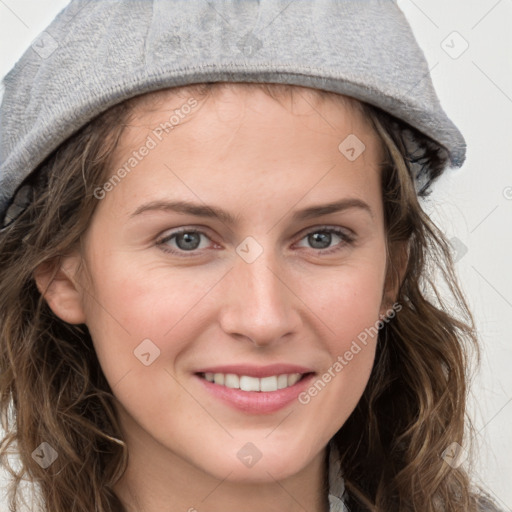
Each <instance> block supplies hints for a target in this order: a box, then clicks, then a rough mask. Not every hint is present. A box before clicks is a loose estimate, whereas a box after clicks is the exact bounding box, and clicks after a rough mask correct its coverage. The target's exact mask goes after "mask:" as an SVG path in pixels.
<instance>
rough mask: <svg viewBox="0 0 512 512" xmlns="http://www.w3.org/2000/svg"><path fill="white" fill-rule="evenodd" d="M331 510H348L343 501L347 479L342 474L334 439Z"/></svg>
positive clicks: (331, 455) (336, 511) (331, 511)
mask: <svg viewBox="0 0 512 512" xmlns="http://www.w3.org/2000/svg"><path fill="white" fill-rule="evenodd" d="M328 451H329V512H348V509H347V507H346V506H345V504H344V502H343V494H344V493H345V480H344V479H343V476H342V474H341V461H340V456H339V451H338V448H337V447H336V445H335V444H334V442H333V441H330V442H329V445H328Z"/></svg>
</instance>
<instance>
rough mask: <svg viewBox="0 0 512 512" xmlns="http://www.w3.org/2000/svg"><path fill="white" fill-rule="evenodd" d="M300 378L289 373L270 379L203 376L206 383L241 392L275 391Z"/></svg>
mask: <svg viewBox="0 0 512 512" xmlns="http://www.w3.org/2000/svg"><path fill="white" fill-rule="evenodd" d="M301 377H302V374H301V373H290V374H282V375H272V376H270V377H262V378H261V379H258V378H257V377H250V376H249V375H235V374H234V373H211V372H207V373H205V374H204V378H205V379H206V380H207V381H208V382H214V383H215V384H219V385H221V386H226V387H227V388H232V389H241V390H242V391H277V390H278V389H284V388H287V387H290V386H293V385H294V384H296V383H297V382H298V381H299V380H300V379H301Z"/></svg>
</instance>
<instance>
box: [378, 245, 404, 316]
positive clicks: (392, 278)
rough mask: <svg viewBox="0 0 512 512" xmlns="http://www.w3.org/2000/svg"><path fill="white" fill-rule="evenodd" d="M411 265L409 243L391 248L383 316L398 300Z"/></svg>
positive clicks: (382, 305) (381, 312)
mask: <svg viewBox="0 0 512 512" xmlns="http://www.w3.org/2000/svg"><path fill="white" fill-rule="evenodd" d="M408 263H409V243H408V242H396V243H395V244H394V245H393V246H392V247H390V250H389V254H388V266H387V269H386V279H385V283H384V291H383V296H382V304H381V311H380V314H381V315H385V314H386V312H387V311H389V309H390V308H391V307H392V306H393V304H395V303H396V301H397V300H398V294H399V291H400V286H401V285H402V282H403V280H404V277H405V273H406V271H407V266H408Z"/></svg>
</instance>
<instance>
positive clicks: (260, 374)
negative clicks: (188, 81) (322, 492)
mask: <svg viewBox="0 0 512 512" xmlns="http://www.w3.org/2000/svg"><path fill="white" fill-rule="evenodd" d="M296 91H297V92H296V94H295V95H294V103H293V107H292V105H291V102H290V98H287V99H286V100H283V101H282V102H281V103H280V102H279V101H276V100H275V99H272V98H271V97H269V96H268V95H266V94H265V93H264V92H262V91H261V90H260V89H256V88H251V89H249V88H241V87H236V88H225V89H222V90H221V91H220V92H218V93H216V94H215V96H213V97H212V98H210V99H209V100H208V101H206V102H204V103H203V102H201V101H198V102H197V103H196V102H195V99H194V100H190V101H189V102H188V105H189V106H190V108H187V107H183V108H181V109H180V107H181V106H182V105H184V104H187V99H189V97H188V96H181V97H178V96H176V95H175V94H168V95H167V96H166V97H165V102H164V104H158V108H152V109H148V110H146V111H145V112H143V111H142V110H140V111H139V112H138V113H137V115H136V118H135V120H134V121H132V122H131V126H130V127H129V128H128V129H127V131H126V132H125V134H124V135H123V138H122V141H121V144H120V146H119V147H118V150H117V152H116V165H115V166H113V167H112V169H111V171H112V172H111V175H116V176H117V178H119V179H116V178H114V179H113V180H111V181H110V186H109V185H108V184H107V185H106V186H105V187H104V188H103V189H102V192H98V197H101V199H99V204H98V208H97V210H96V212H95V214H94V216H93V219H92V223H91V225H90V228H89V230H88V232H87V234H86V237H85V244H84V253H83V257H84V260H85V263H86V267H87V276H86V275H85V274H82V275H81V278H80V282H81V285H80V286H79V292H80V308H81V314H83V320H84V322H85V323H86V324H87V326H88V328H89V330H90V333H91V336H92V338H93V341H94V346H95V349H96V351H97V354H98V358H99V361H100V364H101V367H102V369H103V372H104V374H105V376H106V378H107V380H108V382H109V384H110V386H111V388H112V390H113V393H114V395H115V397H116V398H117V400H118V404H117V409H118V411H119V415H120V419H121V425H122V428H123V431H124V434H125V436H126V439H127V443H128V446H129V449H130V450H131V451H132V453H133V457H134V458H135V460H138V462H139V463H140V464H146V465H147V467H149V466H150V465H151V464H157V465H158V466H159V467H160V468H166V467H167V462H172V464H173V465H174V467H176V464H177V465H178V466H179V465H180V464H181V467H185V466H186V467H189V468H194V470H195V471H200V472H203V473H205V472H206V473H208V474H210V475H212V476H214V477H216V478H219V479H224V478H228V479H229V480H233V481H249V480H251V481H253V480H254V481H268V480H270V479H280V478H285V477H287V476H290V475H292V474H296V473H298V472H300V471H302V470H304V469H305V468H307V467H308V465H311V464H312V463H313V461H315V460H316V461H317V462H318V460H319V456H320V455H321V454H322V453H323V448H324V447H325V445H326V444H327V443H328V441H329V439H330V438H331V437H332V436H333V435H334V434H335V433H336V431H337V430H338V429H339V428H340V427H341V426H342V425H343V424H344V422H345V421H346V420H347V418H348V416H349V415H350V413H351V412H352V411H353V409H354V408H355V406H356V404H357V402H358V400H359V399H360V397H361V395H362V393H363V390H364V388H365V386H366V384H367V381H368V378H369V374H370V371H371V368H372V364H373V360H374V353H375V343H376V337H375V338H374V339H372V337H371V336H368V335H366V343H363V342H361V340H362V339H364V338H365V336H364V334H363V333H365V329H369V328H371V327H374V326H375V324H376V322H378V320H379V315H380V314H382V313H384V311H385V309H386V308H385V307H384V305H383V304H382V299H383V292H384V282H385V272H386V240H385V231H384V218H383V205H382V199H381V190H380V174H379V166H378V164H379V162H380V159H381V156H382V155H381V148H380V146H379V143H378V141H377V137H376V135H375V134H374V132H373V131H372V130H371V129H370V127H369V126H368V124H367V123H366V122H365V120H364V119H363V118H362V115H361V114H360V112H359V111H358V110H357V109H355V108H354V107H353V105H351V104H350V103H349V102H348V101H347V102H339V101H335V100H334V99H332V98H324V99H320V98H319V97H318V96H317V95H316V93H312V92H311V91H310V90H308V89H303V88H297V89H296ZM174 109H180V111H179V112H178V113H177V114H176V115H178V117H179V119H180V120H179V123H176V119H177V118H176V117H175V118H174V120H173V121H171V123H172V125H173V127H172V128H171V129H170V128H169V126H170V124H169V119H170V115H171V114H173V112H172V110H174ZM165 123H167V125H166V124H165ZM162 126H164V127H165V126H167V133H166V131H165V129H164V128H162ZM363 144H364V146H363ZM143 147H146V150H144V149H141V148H143ZM130 158H133V159H135V160H136V163H135V160H132V161H131V164H130V163H128V162H130V160H129V159H130ZM126 163H128V164H127V165H126V166H125V171H126V169H129V171H127V172H124V173H123V172H118V169H120V168H121V167H122V166H124V165H125V164H126ZM132 164H133V165H132ZM366 332H368V331H366ZM354 343H355V344H354ZM357 347H358V348H359V349H358V348H357ZM336 363H338V364H336ZM296 374H299V375H298V376H296ZM287 375H288V377H287ZM326 375H327V376H326ZM329 376H330V378H329ZM298 377H300V379H301V380H299V381H298V382H295V381H296V379H297V378H298ZM212 380H214V382H211V381H212ZM294 382H295V383H294ZM240 385H241V386H242V389H236V388H238V387H239V386H240ZM258 387H259V389H260V391H254V390H253V391H248V390H251V389H257V388H258ZM262 388H263V390H261V389H262ZM267 390H268V391H267ZM137 454H139V455H138V458H137ZM227 475H228V476H227Z"/></svg>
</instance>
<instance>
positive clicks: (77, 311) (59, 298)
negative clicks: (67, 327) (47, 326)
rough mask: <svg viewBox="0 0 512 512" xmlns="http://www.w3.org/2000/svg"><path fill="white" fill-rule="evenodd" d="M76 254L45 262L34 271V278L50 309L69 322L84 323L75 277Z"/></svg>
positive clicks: (80, 298) (80, 297) (78, 287)
mask: <svg viewBox="0 0 512 512" xmlns="http://www.w3.org/2000/svg"><path fill="white" fill-rule="evenodd" d="M77 264H78V256H68V257H65V258H62V259H61V260H60V261H59V262H57V263H54V262H45V263H42V264H41V265H39V267H38V268H37V269H36V270H35V272H34V279H35V282H36V285H37V288H38V290H39V292H40V293H41V295H43V297H44V298H45V300H46V302H47V303H48V306H49V307H50V309H51V310H52V311H53V312H54V313H55V314H56V315H57V316H58V317H59V318H60V319H61V320H63V321H64V322H67V323H69V324H83V323H85V313H84V309H83V303H82V293H81V288H80V286H79V284H78V283H77V282H76V279H75V271H76V269H77Z"/></svg>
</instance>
